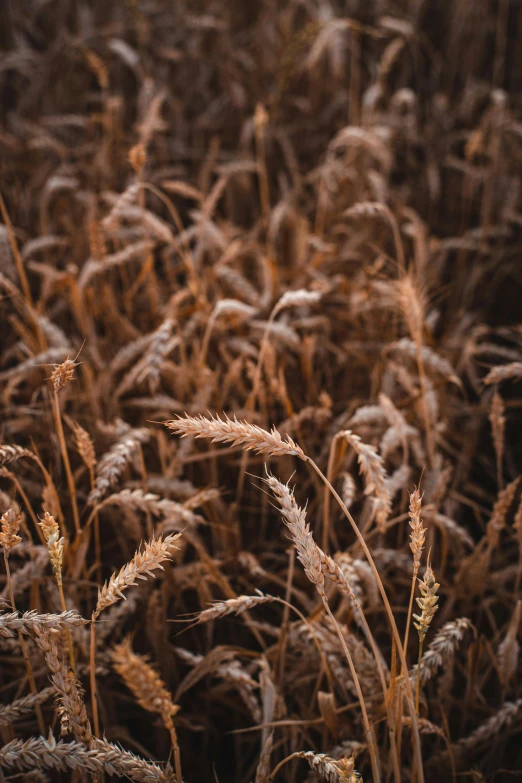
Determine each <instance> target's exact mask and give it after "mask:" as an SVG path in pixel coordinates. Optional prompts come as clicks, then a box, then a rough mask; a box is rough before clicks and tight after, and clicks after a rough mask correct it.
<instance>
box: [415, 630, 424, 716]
mask: <svg viewBox="0 0 522 783" xmlns="http://www.w3.org/2000/svg"><path fill="white" fill-rule="evenodd" d="M422 644H423V643H422V642H421V641H419V660H418V662H417V683H416V686H415V711H416V713H417V715H418V714H419V700H420V685H421V678H420V671H421V659H422Z"/></svg>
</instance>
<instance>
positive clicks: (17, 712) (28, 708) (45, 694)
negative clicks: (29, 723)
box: [0, 686, 55, 726]
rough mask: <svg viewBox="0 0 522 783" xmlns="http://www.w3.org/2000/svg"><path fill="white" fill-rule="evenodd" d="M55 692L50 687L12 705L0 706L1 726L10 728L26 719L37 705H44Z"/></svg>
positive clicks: (24, 697)
mask: <svg viewBox="0 0 522 783" xmlns="http://www.w3.org/2000/svg"><path fill="white" fill-rule="evenodd" d="M54 692H55V690H54V688H53V687H52V686H50V687H49V688H43V689H42V690H41V691H39V692H38V693H35V694H33V693H30V694H29V695H28V696H22V698H21V699H16V700H15V701H13V702H11V704H2V705H0V726H9V724H10V723H14V721H16V720H20V719H21V718H24V717H25V715H26V714H27V713H28V712H32V711H33V710H34V708H35V706H36V705H37V704H43V702H44V701H47V699H49V698H50V697H51V696H52V695H53V693H54Z"/></svg>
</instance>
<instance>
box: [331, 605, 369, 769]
mask: <svg viewBox="0 0 522 783" xmlns="http://www.w3.org/2000/svg"><path fill="white" fill-rule="evenodd" d="M321 598H322V599H323V604H324V608H325V609H326V612H327V614H328V616H329V617H330V620H331V621H332V623H333V625H334V628H335V630H336V633H337V636H338V637H339V641H340V642H341V647H342V648H343V652H344V654H345V656H346V660H347V661H348V666H349V668H350V672H351V675H352V678H353V681H354V684H355V690H356V692H357V698H358V699H359V703H360V705H361V712H362V719H363V724H364V731H365V733H366V741H367V743H368V750H369V752H370V759H371V762H372V771H373V780H374V783H379V781H380V779H381V774H380V770H379V759H378V757H377V751H376V748H375V742H374V738H373V731H372V727H371V725H370V721H369V718H368V711H367V709H366V702H365V701H364V696H363V692H362V690H361V683H360V682H359V677H358V676H357V672H356V670H355V666H354V663H353V660H352V656H351V655H350V651H349V649H348V646H347V644H346V641H345V638H344V636H343V635H342V633H341V629H340V628H339V624H338V622H337V620H336V619H335V617H334V616H333V614H332V611H331V609H330V606H329V605H328V599H327V598H326V596H324V595H321Z"/></svg>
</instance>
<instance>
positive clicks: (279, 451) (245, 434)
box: [165, 416, 306, 460]
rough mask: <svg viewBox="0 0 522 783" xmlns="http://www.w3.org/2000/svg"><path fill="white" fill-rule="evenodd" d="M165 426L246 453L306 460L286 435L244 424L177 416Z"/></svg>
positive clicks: (182, 433)
mask: <svg viewBox="0 0 522 783" xmlns="http://www.w3.org/2000/svg"><path fill="white" fill-rule="evenodd" d="M165 426H166V427H167V428H168V429H170V430H172V431H173V432H175V433H176V434H178V435H181V436H182V437H187V436H192V437H194V438H210V439H211V440H212V442H213V443H215V442H218V443H231V444H232V445H233V446H243V447H244V448H245V449H247V450H250V449H252V450H254V451H256V452H257V453H258V454H270V455H271V456H273V457H280V456H283V455H291V456H294V457H299V458H300V459H303V460H304V459H306V457H305V455H304V452H303V450H302V449H301V448H300V447H299V446H298V445H297V443H294V441H293V440H292V439H291V438H289V437H288V436H287V437H286V439H284V440H283V438H282V437H281V434H280V433H279V432H278V431H277V430H276V428H275V427H274V428H272V430H271V431H270V432H268V431H267V430H264V429H262V428H261V427H258V426H257V425H256V424H249V423H248V422H246V421H238V420H237V419H236V418H235V417H234V419H233V420H232V419H229V418H228V416H225V419H224V420H223V419H220V418H219V416H211V417H210V418H209V419H207V418H205V417H204V416H199V417H192V416H185V417H181V416H180V417H178V418H177V419H174V420H173V421H167V422H165Z"/></svg>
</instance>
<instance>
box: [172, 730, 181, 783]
mask: <svg viewBox="0 0 522 783" xmlns="http://www.w3.org/2000/svg"><path fill="white" fill-rule="evenodd" d="M169 733H170V741H171V743H172V750H173V752H174V770H175V772H176V783H183V778H182V776H181V753H180V749H179V743H178V735H177V732H176V729H175V726H174V724H173V723H171V725H170V726H169Z"/></svg>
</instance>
